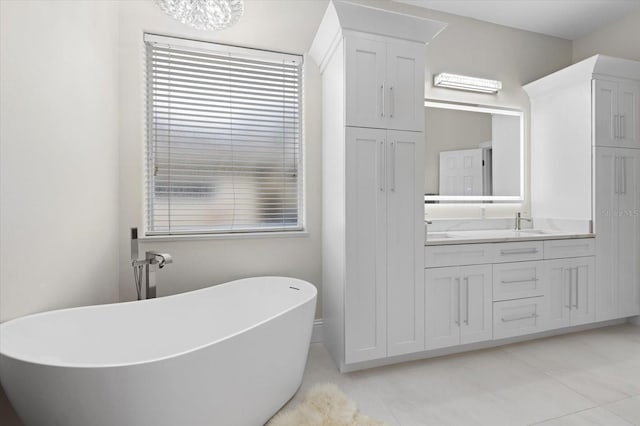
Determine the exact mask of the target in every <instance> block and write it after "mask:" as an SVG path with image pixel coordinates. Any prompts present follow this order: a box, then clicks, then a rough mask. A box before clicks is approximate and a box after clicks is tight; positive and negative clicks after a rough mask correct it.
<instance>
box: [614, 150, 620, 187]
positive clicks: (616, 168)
mask: <svg viewBox="0 0 640 426" xmlns="http://www.w3.org/2000/svg"><path fill="white" fill-rule="evenodd" d="M613 174H614V175H615V178H614V179H615V182H614V185H613V186H614V193H616V194H619V193H620V157H614V160H613Z"/></svg>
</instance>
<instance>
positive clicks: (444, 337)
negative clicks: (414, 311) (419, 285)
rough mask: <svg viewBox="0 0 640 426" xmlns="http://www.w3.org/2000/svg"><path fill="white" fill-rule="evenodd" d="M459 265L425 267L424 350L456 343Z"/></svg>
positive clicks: (458, 321)
mask: <svg viewBox="0 0 640 426" xmlns="http://www.w3.org/2000/svg"><path fill="white" fill-rule="evenodd" d="M459 270H460V268H455V267H448V268H429V269H425V272H424V282H425V307H426V312H425V319H426V321H425V322H426V324H425V330H426V331H425V334H426V342H425V343H426V345H425V348H426V349H436V348H444V347H447V346H455V345H459V344H460V314H461V311H460V286H461V282H460V281H461V280H460V275H459V274H458V272H459Z"/></svg>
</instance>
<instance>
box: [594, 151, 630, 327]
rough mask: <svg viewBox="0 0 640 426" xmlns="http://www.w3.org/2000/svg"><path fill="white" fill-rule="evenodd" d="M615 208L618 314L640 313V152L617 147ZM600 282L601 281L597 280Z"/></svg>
mask: <svg viewBox="0 0 640 426" xmlns="http://www.w3.org/2000/svg"><path fill="white" fill-rule="evenodd" d="M618 152H619V158H620V160H619V162H618V164H619V166H620V167H621V171H620V176H621V183H620V190H619V194H618V203H617V209H616V210H617V211H616V219H617V242H618V244H617V250H616V251H617V256H616V260H617V271H618V307H619V312H618V316H619V317H628V316H631V315H638V314H640V152H638V151H637V150H634V149H620V150H618ZM598 285H600V284H598Z"/></svg>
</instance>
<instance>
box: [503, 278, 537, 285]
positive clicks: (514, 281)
mask: <svg viewBox="0 0 640 426" xmlns="http://www.w3.org/2000/svg"><path fill="white" fill-rule="evenodd" d="M535 281H540V279H539V278H531V279H528V280H509V281H507V280H502V281H500V282H501V283H502V284H519V283H531V282H535Z"/></svg>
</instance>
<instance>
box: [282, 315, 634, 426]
mask: <svg viewBox="0 0 640 426" xmlns="http://www.w3.org/2000/svg"><path fill="white" fill-rule="evenodd" d="M323 382H334V383H336V384H338V386H340V388H341V389H342V390H343V391H344V392H345V393H346V394H347V395H348V396H349V397H350V398H352V399H353V400H354V401H356V403H357V404H358V407H359V408H360V410H361V411H362V412H363V413H365V414H368V415H370V416H372V417H374V418H377V419H379V420H383V421H385V422H387V423H388V424H389V425H401V426H414V425H438V426H441V425H491V426H497V425H509V426H515V425H534V424H535V425H538V424H539V425H554V426H555V425H606V426H616V425H620V426H623V425H624V426H629V425H636V426H640V326H635V325H631V324H624V325H619V326H613V327H606V328H601V329H597V330H590V331H585V332H581V333H575V334H569V335H564V336H555V337H550V338H546V339H540V340H535V341H530V342H524V343H517V344H512V345H508V346H502V347H499V348H493V349H486V350H481V351H475V352H469V353H465V354H458V355H452V356H446V357H440V358H434V359H430V360H422V361H414V362H408V363H403V364H398V365H394V366H387V367H380V368H375V369H369V370H364V371H358V372H354V373H348V374H340V373H339V372H338V371H337V369H336V367H335V365H334V363H333V361H332V360H331V358H330V356H329V354H328V353H327V351H326V350H325V348H324V347H323V346H322V345H321V344H318V343H314V344H312V345H311V350H310V353H309V361H308V364H307V369H306V371H305V376H304V380H303V383H302V387H301V388H300V391H299V392H298V393H297V394H296V396H295V397H294V398H293V399H292V400H291V401H290V402H289V403H288V405H287V406H292V405H295V404H296V403H297V402H299V400H300V399H301V398H302V396H303V395H304V393H305V391H306V390H307V389H309V388H310V387H311V386H313V385H314V384H315V383H323Z"/></svg>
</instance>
